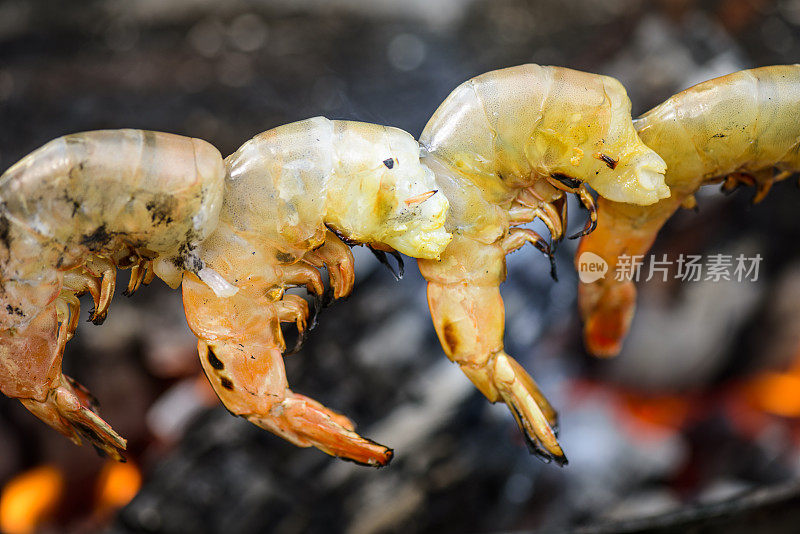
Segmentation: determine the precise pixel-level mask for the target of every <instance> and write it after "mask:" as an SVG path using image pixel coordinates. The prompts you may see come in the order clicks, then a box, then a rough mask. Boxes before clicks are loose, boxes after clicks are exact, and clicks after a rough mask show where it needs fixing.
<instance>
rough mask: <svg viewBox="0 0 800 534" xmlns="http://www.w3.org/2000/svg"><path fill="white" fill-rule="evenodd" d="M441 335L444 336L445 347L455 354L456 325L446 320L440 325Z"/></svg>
mask: <svg viewBox="0 0 800 534" xmlns="http://www.w3.org/2000/svg"><path fill="white" fill-rule="evenodd" d="M442 337H443V338H444V344H445V345H447V346H446V347H445V348H446V349H447V351H448V352H449V353H450V354H455V353H456V349H458V333H457V332H456V326H455V325H454V324H453V323H451V322H449V321H447V322H445V323H444V324H443V325H442Z"/></svg>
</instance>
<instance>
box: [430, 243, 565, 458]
mask: <svg viewBox="0 0 800 534" xmlns="http://www.w3.org/2000/svg"><path fill="white" fill-rule="evenodd" d="M519 235H520V238H517V237H516V236H515V237H514V238H513V239H511V240H510V241H509V247H510V248H512V249H516V248H519V247H520V246H522V244H521V242H518V240H519V239H525V240H528V239H530V240H531V241H532V242H534V244H538V243H539V240H538V239H536V238H533V236H530V235H527V234H524V235H523V234H519ZM523 242H524V241H523ZM507 252H508V251H507V250H506V248H505V247H504V246H503V244H502V243H495V244H491V245H486V244H483V243H479V242H477V241H475V240H472V239H470V238H467V237H464V236H454V238H453V244H452V245H451V246H450V247H448V248H447V250H446V251H445V253H444V254H443V255H442V258H441V260H439V261H436V260H419V266H420V271H421V272H422V274H423V276H425V278H426V279H427V280H428V305H429V306H430V309H431V316H432V319H433V324H434V327H435V329H436V334H437V335H438V337H439V340H440V341H441V343H442V348H443V349H444V351H445V353H446V354H447V357H448V358H450V360H452V361H453V362H455V363H457V364H459V366H460V367H461V370H462V371H463V372H464V374H465V375H466V376H467V377H468V378H469V379H470V380H471V381H472V382H473V384H475V386H476V387H477V388H478V389H479V390H480V391H481V393H483V394H484V395H485V396H486V398H487V399H488V400H489V401H490V402H498V401H502V402H505V403H506V404H507V405H508V407H509V409H510V410H511V412H512V414H513V415H514V418H515V419H516V421H517V424H518V425H519V427H520V430H521V431H522V433H523V435H524V436H525V439H526V441H527V443H528V445H529V446H530V448H531V450H532V451H533V452H535V453H536V454H538V455H539V456H541V457H542V458H544V459H546V460H555V461H556V462H557V463H558V464H560V465H564V464H566V463H567V458H566V456H565V455H564V452H563V451H562V450H561V446H560V445H559V444H558V440H557V439H556V435H555V431H554V428H556V427H557V415H556V412H555V410H554V409H553V407H552V406H551V405H550V403H549V402H547V400H546V399H545V397H544V395H542V393H541V391H540V390H539V388H538V386H537V385H536V383H535V382H534V381H533V379H532V378H531V377H530V376H529V375H528V373H527V372H525V370H524V369H523V368H522V366H520V365H519V364H518V363H517V362H516V361H515V360H514V359H513V358H512V357H511V356H509V355H508V354H506V353H505V351H504V350H503V331H504V328H505V312H504V306H503V299H502V298H501V296H500V283H501V282H502V281H503V279H505V255H506V253H507Z"/></svg>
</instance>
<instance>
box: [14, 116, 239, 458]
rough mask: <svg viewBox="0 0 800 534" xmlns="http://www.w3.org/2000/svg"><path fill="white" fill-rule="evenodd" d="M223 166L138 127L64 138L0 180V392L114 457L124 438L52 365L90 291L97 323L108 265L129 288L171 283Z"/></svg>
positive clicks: (188, 255)
mask: <svg viewBox="0 0 800 534" xmlns="http://www.w3.org/2000/svg"><path fill="white" fill-rule="evenodd" d="M224 173H225V168H224V165H223V160H222V157H221V155H220V154H219V152H218V151H217V149H215V148H214V147H213V146H211V145H209V144H208V143H206V142H205V141H201V140H199V139H191V138H188V137H181V136H178V135H172V134H166V133H157V132H147V131H141V130H116V131H114V130H107V131H95V132H86V133H79V134H73V135H67V136H64V137H61V138H59V139H56V140H54V141H51V142H49V143H47V144H46V145H44V146H43V147H41V148H40V149H38V150H36V151H34V152H33V153H31V154H30V155H28V156H26V157H25V158H24V159H22V160H21V161H19V162H18V163H17V164H15V165H14V166H13V167H11V168H10V169H8V170H7V171H6V172H5V173H4V174H3V175H2V176H1V177H0V199H2V202H0V310H2V312H3V313H0V391H2V392H3V393H4V394H5V395H7V396H9V397H12V398H17V399H19V400H20V401H21V402H22V404H23V405H25V407H26V408H27V409H28V410H30V411H31V412H33V413H34V414H35V415H36V416H37V417H39V418H40V419H41V420H42V421H44V422H45V423H47V424H48V425H50V426H52V427H53V428H55V429H56V430H58V431H59V432H61V433H62V434H64V435H65V436H67V437H69V438H71V439H72V440H73V441H75V442H76V443H80V442H81V438H85V439H87V440H89V441H90V442H91V443H92V444H94V445H95V446H96V447H97V448H98V449H99V450H101V451H103V452H105V453H107V454H108V455H110V456H112V457H114V458H117V459H120V458H121V455H120V450H121V449H124V448H125V440H124V439H123V438H121V437H120V436H119V435H118V434H117V433H116V432H114V430H112V428H111V427H110V426H109V425H108V424H107V423H106V422H105V421H103V419H101V418H100V416H99V415H97V413H96V409H95V403H94V400H93V397H92V396H91V394H90V393H89V392H88V391H87V390H86V389H85V388H83V387H82V386H81V385H80V384H78V383H77V382H75V381H74V380H72V379H71V378H69V377H67V376H64V375H63V374H62V372H61V359H62V355H63V351H64V346H65V344H66V342H67V341H68V340H69V339H70V338H71V337H72V335H73V333H74V331H75V328H76V326H77V320H78V312H79V308H80V304H79V301H78V298H77V296H78V295H81V294H83V293H86V292H89V293H91V296H92V298H93V300H94V311H93V312H92V315H91V318H92V319H93V321H94V322H96V323H100V322H102V320H103V319H104V318H105V316H106V312H107V309H108V305H109V303H110V301H111V297H112V296H113V294H114V285H115V279H116V268H117V267H123V268H124V267H131V268H132V269H133V271H132V273H131V281H130V284H129V285H128V292H133V291H135V290H136V289H137V288H138V287H139V285H140V284H141V283H142V282H145V283H146V282H149V281H150V280H152V278H153V276H154V275H156V274H157V275H159V276H160V277H162V278H164V279H165V281H167V282H168V283H169V284H171V285H173V286H176V285H177V284H179V283H180V273H181V272H182V270H184V269H189V270H190V271H191V270H195V271H197V270H198V269H197V266H198V265H199V263H200V262H199V259H198V257H197V256H196V254H195V252H194V248H195V247H196V246H197V243H199V242H200V241H202V240H203V239H204V238H205V237H206V236H208V234H209V233H210V231H211V230H213V228H214V227H215V226H216V222H217V217H218V213H219V209H220V207H221V205H222V186H223V182H224Z"/></svg>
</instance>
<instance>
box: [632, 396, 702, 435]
mask: <svg viewBox="0 0 800 534" xmlns="http://www.w3.org/2000/svg"><path fill="white" fill-rule="evenodd" d="M623 400H624V401H625V407H626V408H627V410H628V413H629V414H631V415H633V416H634V417H636V418H637V419H639V420H640V421H644V422H647V423H650V424H653V425H657V426H661V427H668V428H674V429H677V428H680V427H681V426H682V425H683V424H684V423H685V422H686V420H687V419H688V417H689V413H690V410H691V398H690V397H688V396H687V397H680V396H677V395H657V396H649V395H640V394H635V393H630V392H628V393H625V394H624V395H623Z"/></svg>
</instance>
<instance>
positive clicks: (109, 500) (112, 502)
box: [97, 460, 142, 514]
mask: <svg viewBox="0 0 800 534" xmlns="http://www.w3.org/2000/svg"><path fill="white" fill-rule="evenodd" d="M141 485H142V474H141V472H140V471H139V469H138V468H137V467H136V466H135V465H133V464H132V463H130V462H128V463H119V462H115V461H113V460H109V461H108V462H107V463H106V465H105V466H104V467H103V470H102V472H101V473H100V476H99V478H98V479H97V511H98V513H100V514H104V513H106V512H109V511H112V510H116V509H118V508H122V507H123V506H125V505H126V504H128V503H129V502H131V500H132V499H133V498H134V497H135V496H136V492H138V491H139V488H140V487H141Z"/></svg>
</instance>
